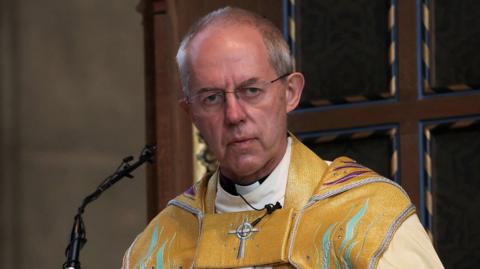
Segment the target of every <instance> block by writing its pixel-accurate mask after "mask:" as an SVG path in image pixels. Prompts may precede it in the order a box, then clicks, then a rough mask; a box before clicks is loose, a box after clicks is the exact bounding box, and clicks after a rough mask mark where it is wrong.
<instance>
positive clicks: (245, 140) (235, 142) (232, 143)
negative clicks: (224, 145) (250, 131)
mask: <svg viewBox="0 0 480 269" xmlns="http://www.w3.org/2000/svg"><path fill="white" fill-rule="evenodd" d="M254 140H255V138H247V137H242V138H235V139H233V140H232V141H230V142H229V143H228V145H229V146H247V145H248V144H250V143H251V142H253V141H254Z"/></svg>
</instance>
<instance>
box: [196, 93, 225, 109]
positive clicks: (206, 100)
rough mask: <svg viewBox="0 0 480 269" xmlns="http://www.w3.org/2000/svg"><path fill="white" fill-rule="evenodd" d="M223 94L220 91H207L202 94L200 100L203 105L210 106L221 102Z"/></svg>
mask: <svg viewBox="0 0 480 269" xmlns="http://www.w3.org/2000/svg"><path fill="white" fill-rule="evenodd" d="M222 97H223V94H222V93H221V92H209V93H205V94H203V95H202V97H201V100H202V103H203V104H204V105H207V106H211V105H217V104H220V103H222V102H223V98H222Z"/></svg>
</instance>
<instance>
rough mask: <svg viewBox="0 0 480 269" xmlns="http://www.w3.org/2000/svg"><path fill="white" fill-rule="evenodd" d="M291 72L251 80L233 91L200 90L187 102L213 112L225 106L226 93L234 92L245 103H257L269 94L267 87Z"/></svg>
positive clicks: (206, 111)
mask: <svg viewBox="0 0 480 269" xmlns="http://www.w3.org/2000/svg"><path fill="white" fill-rule="evenodd" d="M289 75H290V73H287V74H284V75H281V76H279V77H278V78H276V79H274V80H271V81H266V82H263V83H262V82H251V83H245V85H244V86H241V87H239V88H237V89H235V90H233V91H224V90H221V89H205V90H200V93H197V94H195V95H192V96H190V97H187V98H186V101H187V103H189V104H192V106H194V109H198V110H199V111H202V112H205V113H207V114H211V113H212V114H213V113H217V112H219V111H221V110H222V109H223V108H224V105H225V101H226V94H227V93H233V94H234V95H235V97H236V99H237V100H239V101H240V102H241V103H243V104H248V105H256V104H258V103H260V102H261V101H262V100H264V99H265V97H266V96H268V91H267V90H266V88H267V87H268V86H269V85H271V84H273V83H275V82H276V81H279V80H281V79H283V78H285V77H287V76H289Z"/></svg>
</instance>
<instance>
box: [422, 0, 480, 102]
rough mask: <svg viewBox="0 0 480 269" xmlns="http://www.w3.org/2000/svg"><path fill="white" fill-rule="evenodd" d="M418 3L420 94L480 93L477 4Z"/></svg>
mask: <svg viewBox="0 0 480 269" xmlns="http://www.w3.org/2000/svg"><path fill="white" fill-rule="evenodd" d="M420 2H421V7H419V8H421V10H422V12H421V22H422V23H421V32H422V50H421V53H422V64H421V65H422V76H423V77H424V81H423V84H422V86H423V89H422V93H424V94H426V95H431V94H441V93H455V92H462V91H471V90H480V51H479V50H478V48H479V47H480V20H478V18H479V16H480V2H479V1H475V0H462V1H449V0H422V1H420Z"/></svg>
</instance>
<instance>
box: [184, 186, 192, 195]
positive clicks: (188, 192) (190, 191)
mask: <svg viewBox="0 0 480 269" xmlns="http://www.w3.org/2000/svg"><path fill="white" fill-rule="evenodd" d="M184 194H186V195H189V196H195V190H194V189H193V186H191V187H190V188H188V190H186V191H185V192H184Z"/></svg>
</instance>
